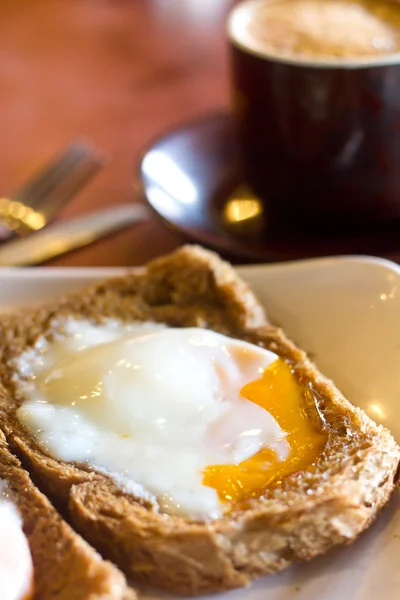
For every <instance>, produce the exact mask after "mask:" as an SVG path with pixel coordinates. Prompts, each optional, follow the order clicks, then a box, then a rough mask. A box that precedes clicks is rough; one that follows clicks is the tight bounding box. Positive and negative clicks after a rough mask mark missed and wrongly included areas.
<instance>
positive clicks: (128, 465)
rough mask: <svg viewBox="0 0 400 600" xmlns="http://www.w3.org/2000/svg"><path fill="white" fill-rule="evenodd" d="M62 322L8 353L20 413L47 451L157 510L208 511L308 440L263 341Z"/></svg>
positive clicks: (290, 379) (283, 368) (269, 475)
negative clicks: (58, 330) (59, 331)
mask: <svg viewBox="0 0 400 600" xmlns="http://www.w3.org/2000/svg"><path fill="white" fill-rule="evenodd" d="M64 329H65V333H64V334H63V335H60V336H57V337H56V338H55V339H54V340H53V341H52V342H51V343H50V342H47V341H46V340H45V339H40V340H39V341H38V343H37V344H36V346H35V348H33V350H30V351H27V352H26V353H25V354H23V355H22V356H21V357H20V358H19V360H18V365H17V366H18V370H19V373H20V379H19V385H20V387H21V390H22V392H23V394H24V396H25V398H26V401H25V402H24V403H23V405H22V406H21V408H20V409H19V411H18V416H19V418H20V420H21V421H22V422H23V423H24V424H25V425H26V426H27V427H28V428H29V429H30V430H31V431H32V432H33V433H34V434H35V435H36V436H37V439H38V441H39V442H40V443H41V445H42V447H43V448H44V449H45V451H46V452H47V453H49V454H50V455H51V456H54V457H56V458H58V459H60V460H63V461H67V462H74V461H75V462H79V463H85V462H86V463H87V464H88V465H90V466H91V467H93V468H95V469H96V470H99V471H101V472H104V473H107V474H108V475H110V476H111V477H112V478H113V479H114V480H115V481H116V483H118V484H119V485H121V486H122V487H123V489H125V490H126V491H128V492H132V493H134V494H139V495H140V496H142V497H146V498H147V499H151V500H153V501H154V503H155V505H156V506H158V507H159V508H160V510H161V511H163V512H166V513H169V514H182V515H185V516H189V517H193V518H201V519H206V518H215V517H218V516H220V515H221V514H222V513H223V512H224V511H225V510H226V507H227V506H228V505H229V504H230V503H232V502H235V501H239V500H241V499H243V498H245V497H247V496H250V495H252V494H254V493H257V491H258V493H259V491H260V490H261V489H262V488H263V487H264V488H265V486H266V485H269V484H271V483H272V482H273V481H275V480H276V479H277V478H278V479H279V478H282V477H284V476H285V475H286V474H288V473H290V472H293V471H296V470H299V466H301V465H302V464H303V465H304V464H305V463H306V462H307V465H308V464H309V462H310V461H311V462H312V460H313V459H314V458H315V456H316V452H319V450H320V446H321V443H322V441H323V439H322V438H323V436H322V434H321V431H316V430H315V424H314V422H313V421H312V420H310V419H308V418H307V416H306V415H305V413H304V410H303V409H302V403H304V399H303V393H302V390H301V388H300V387H299V385H298V383H297V382H296V380H295V378H294V376H293V374H292V372H291V370H290V368H289V366H288V365H287V364H286V363H285V362H284V361H282V360H281V359H279V358H278V356H277V355H276V354H274V353H272V352H270V351H268V350H265V349H263V348H260V347H258V346H255V345H252V344H249V343H246V342H243V341H240V340H236V339H232V338H229V337H227V336H224V335H221V334H219V333H216V332H214V331H210V330H207V329H200V328H169V327H165V326H162V325H159V324H154V323H144V324H131V325H129V326H127V325H124V324H122V323H119V322H117V321H108V322H107V323H105V324H103V325H94V324H91V323H89V322H87V321H74V320H70V321H68V322H66V323H65V327H64ZM293 432H296V433H295V435H293Z"/></svg>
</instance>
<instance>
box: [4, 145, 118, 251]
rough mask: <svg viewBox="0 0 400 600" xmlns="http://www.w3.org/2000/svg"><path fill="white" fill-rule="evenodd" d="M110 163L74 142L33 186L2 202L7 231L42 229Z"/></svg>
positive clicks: (22, 231) (87, 146) (42, 173)
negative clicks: (97, 172)
mask: <svg viewBox="0 0 400 600" xmlns="http://www.w3.org/2000/svg"><path fill="white" fill-rule="evenodd" d="M106 162H107V157H106V156H105V155H104V154H103V153H102V152H100V151H99V150H98V149H97V148H95V147H94V146H92V145H91V144H89V143H87V142H85V141H81V140H78V141H75V142H73V143H71V144H70V145H69V146H68V147H67V148H66V150H64V152H62V154H60V155H58V156H57V157H56V159H55V160H54V161H53V162H52V163H51V165H50V166H48V167H46V168H45V169H44V170H42V171H41V172H40V173H39V174H38V175H37V176H36V177H35V178H34V179H33V180H32V181H31V182H30V183H28V184H26V185H25V186H23V187H21V188H20V189H19V190H18V191H17V192H15V193H14V194H11V195H10V196H9V197H8V198H1V199H0V209H1V210H0V224H2V225H4V227H3V229H4V228H5V230H7V229H9V230H13V231H15V232H16V233H18V234H19V235H25V234H28V233H31V232H32V231H35V230H37V229H41V228H42V227H44V225H46V223H47V222H48V221H49V220H50V219H51V218H52V217H53V216H54V215H55V214H56V213H57V211H58V210H59V209H61V208H62V207H63V206H64V205H65V204H66V203H67V201H68V200H70V198H72V197H73V195H74V194H76V192H77V191H78V190H79V189H80V188H81V187H83V186H84V184H85V183H86V182H87V181H89V179H90V178H91V177H92V176H93V175H94V174H95V173H96V171H98V170H99V169H100V168H101V167H102V166H103V165H104V164H105V163H106ZM1 238H4V235H0V239H1Z"/></svg>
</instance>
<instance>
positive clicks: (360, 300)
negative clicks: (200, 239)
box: [0, 257, 400, 600]
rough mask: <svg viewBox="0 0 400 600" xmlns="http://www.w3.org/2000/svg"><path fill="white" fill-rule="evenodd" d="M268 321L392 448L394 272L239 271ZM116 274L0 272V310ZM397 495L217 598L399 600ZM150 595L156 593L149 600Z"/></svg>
mask: <svg viewBox="0 0 400 600" xmlns="http://www.w3.org/2000/svg"><path fill="white" fill-rule="evenodd" d="M239 271H240V273H241V275H242V276H243V277H244V278H245V279H246V280H247V281H248V282H249V283H250V285H251V286H252V288H253V289H254V291H255V292H256V293H257V294H258V296H259V298H260V299H261V301H262V302H263V304H264V305H265V307H266V308H267V310H268V313H269V315H270V318H271V320H273V321H275V322H277V323H279V324H280V325H282V326H283V327H284V329H285V330H286V331H287V333H288V334H289V335H290V336H291V337H292V338H293V339H294V340H295V341H296V342H297V343H298V344H299V345H300V346H302V347H303V348H305V349H306V350H307V351H308V352H309V353H311V354H312V356H313V358H314V360H315V362H316V363H317V365H318V366H319V368H320V369H321V370H322V371H323V372H324V373H325V374H326V375H328V376H329V377H331V378H332V379H334V380H335V382H336V383H337V385H338V386H339V387H340V388H341V389H342V390H343V392H344V393H345V394H346V395H347V396H348V398H349V399H350V400H351V401H352V402H353V403H354V404H357V405H358V406H361V407H362V408H364V409H365V410H366V412H367V413H368V414H369V415H370V416H371V417H372V418H373V419H375V420H376V421H378V422H381V423H384V424H386V425H387V426H388V427H389V428H390V429H391V431H392V433H393V434H394V435H395V437H396V439H397V441H399V442H400V267H398V266H397V265H395V264H394V263H391V262H389V261H385V260H381V259H374V258H363V257H343V258H329V259H318V260H310V261H302V262H296V263H285V264H278V265H268V266H254V267H241V268H240V269H239ZM119 272H121V270H117V269H66V268H64V269H52V268H46V269H41V268H38V269H0V309H3V308H7V309H9V308H13V307H16V306H21V305H27V304H32V303H36V302H39V301H41V300H44V299H48V298H51V297H52V296H54V295H56V294H60V293H63V292H65V291H68V290H72V289H79V288H80V287H82V286H84V285H85V284H87V283H91V282H93V281H96V280H98V279H101V278H104V277H107V276H109V275H112V274H117V273H119ZM399 558H400V495H399V494H397V495H396V497H395V498H394V500H393V502H392V503H391V505H390V507H389V508H388V509H386V510H385V511H384V513H383V514H382V516H381V517H380V519H379V521H378V523H377V524H376V525H375V526H373V527H372V528H371V529H370V530H369V531H368V532H367V533H365V534H363V535H362V536H361V537H360V538H359V539H358V540H357V541H356V542H355V543H354V544H352V545H351V546H349V547H347V548H338V549H335V550H333V551H331V552H329V553H328V554H327V555H325V556H322V557H320V558H317V559H314V560H313V561H311V562H310V563H307V564H301V565H298V566H296V567H294V568H290V569H288V570H286V571H284V572H283V573H281V574H279V575H274V576H269V577H266V578H263V579H261V580H259V581H258V582H256V583H255V584H254V585H253V586H251V587H250V588H248V589H246V590H237V591H234V592H229V593H228V594H220V595H218V596H216V598H218V600H222V599H223V598H224V600H225V597H226V600H264V599H265V598H268V600H292V599H293V600H294V599H295V600H375V599H376V597H377V596H380V597H381V598H384V599H385V600H398V598H399V595H400V569H399V567H398V561H399ZM147 597H148V598H153V599H155V598H156V597H157V596H154V595H153V596H151V595H147Z"/></svg>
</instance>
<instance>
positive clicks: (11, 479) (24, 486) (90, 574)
mask: <svg viewBox="0 0 400 600" xmlns="http://www.w3.org/2000/svg"><path fill="white" fill-rule="evenodd" d="M0 479H1V480H2V481H4V482H5V483H6V485H7V493H8V496H9V497H11V499H12V501H13V502H14V503H15V505H16V507H17V509H18V511H19V513H20V516H21V518H22V523H23V530H24V533H25V535H26V537H27V540H28V543H29V547H30V550H31V553H32V559H33V564H34V598H35V600H89V599H90V600H134V599H135V598H136V594H135V593H134V591H133V590H130V589H129V588H128V587H127V584H126V581H125V577H124V576H123V575H122V573H120V572H119V571H118V569H117V568H116V567H114V566H113V565H112V564H111V563H109V562H108V561H104V560H103V559H102V558H101V556H100V555H99V554H97V552H95V551H94V550H93V548H91V547H90V546H89V544H87V543H86V542H85V541H84V540H83V539H82V538H81V537H80V536H79V535H78V534H77V533H75V531H73V529H71V527H70V526H69V525H67V523H66V522H65V521H64V520H63V519H62V518H61V517H60V515H59V514H58V513H57V511H56V510H55V509H54V507H53V506H52V505H51V504H50V502H49V500H48V499H47V498H46V497H45V496H44V495H43V494H42V493H41V492H40V491H39V490H38V489H37V488H36V487H35V485H34V484H33V483H32V481H31V479H30V477H29V474H28V473H27V472H26V471H25V470H24V469H23V468H22V467H21V464H20V462H19V461H18V459H16V458H15V456H13V455H12V454H11V453H10V451H9V449H8V447H7V443H6V439H5V436H4V434H3V433H2V432H1V431H0Z"/></svg>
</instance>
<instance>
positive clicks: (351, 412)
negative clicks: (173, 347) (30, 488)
mask: <svg viewBox="0 0 400 600" xmlns="http://www.w3.org/2000/svg"><path fill="white" fill-rule="evenodd" d="M70 317H73V318H77V319H82V318H84V319H90V320H92V321H93V322H101V321H102V320H104V319H105V318H114V319H119V320H121V321H124V322H132V321H160V322H163V323H166V324H168V325H171V326H178V327H187V326H197V327H208V328H210V329H214V330H216V331H219V332H221V333H225V334H227V335H230V336H232V337H236V338H241V339H244V340H247V341H249V342H252V343H254V344H258V345H260V346H263V347H265V348H267V349H270V350H272V351H274V352H276V353H277V354H278V355H280V356H282V357H283V358H285V359H286V360H287V361H288V362H289V363H290V364H291V365H292V368H293V371H294V373H295V375H296V377H297V378H298V380H299V381H301V384H302V385H303V386H305V388H306V389H308V390H309V391H310V392H311V393H312V394H313V396H314V398H315V399H316V403H317V406H318V410H319V412H320V414H321V417H322V419H323V421H324V423H325V428H326V432H327V437H328V441H327V444H326V447H325V449H324V451H323V453H322V454H321V456H320V457H319V458H318V460H317V461H316V462H315V463H313V464H312V465H310V466H309V468H307V469H306V470H305V471H303V472H301V473H295V474H293V475H291V476H289V477H287V478H286V479H285V480H284V481H283V482H282V485H280V486H276V487H274V488H273V489H271V490H268V491H267V492H266V493H265V494H264V495H263V496H262V497H260V498H258V499H250V500H248V501H247V502H244V503H242V504H241V505H238V506H237V507H236V509H235V511H234V512H231V513H228V514H227V515H225V516H223V517H221V518H218V519H215V520H213V521H209V522H200V521H194V520H190V519H186V518H182V517H177V516H168V515H165V514H162V513H160V512H159V511H157V509H156V508H154V506H152V505H150V504H149V503H148V502H146V500H145V499H144V498H140V497H134V496H133V495H131V494H127V493H124V492H123V491H122V490H121V489H120V488H118V486H116V485H115V483H114V482H113V481H112V480H111V479H110V478H109V477H107V476H105V475H103V474H101V473H98V472H95V471H93V470H92V469H90V468H88V467H87V466H85V465H73V464H66V463H62V462H60V461H57V460H55V459H54V458H52V457H51V456H48V455H46V453H45V452H44V451H43V449H42V448H41V446H40V445H38V443H37V441H36V440H35V438H34V437H33V436H32V435H31V434H30V432H29V431H27V430H26V429H25V428H24V427H23V426H22V424H21V423H20V422H19V421H18V419H17V417H16V409H17V408H18V407H19V406H20V405H21V403H22V402H23V400H24V399H23V397H21V395H20V393H19V390H18V388H17V386H16V385H15V381H14V380H13V375H14V367H13V364H14V359H15V358H16V357H17V356H19V355H20V354H21V352H23V351H24V350H26V349H27V348H30V347H32V346H33V345H34V344H35V342H36V341H37V339H38V338H39V337H40V336H45V337H47V338H51V336H52V335H53V334H54V332H55V331H59V332H61V333H62V328H63V322H65V319H67V318H70ZM0 338H1V339H3V344H2V348H1V356H0V358H1V361H0V362H1V367H0V382H1V387H0V407H1V411H2V412H1V419H2V421H3V424H4V427H5V428H6V432H7V436H8V440H9V443H10V445H11V446H12V448H13V450H14V451H15V452H17V453H18V454H19V455H20V456H21V458H22V460H23V461H24V463H25V464H26V465H27V466H28V468H29V469H30V470H31V471H32V473H34V474H35V477H37V478H38V481H39V482H40V486H41V487H42V489H43V490H44V491H45V492H46V493H47V494H48V495H49V497H50V498H52V500H53V501H54V502H55V503H56V504H57V506H59V507H60V508H61V510H64V511H66V514H68V517H69V519H70V520H71V522H72V523H73V525H74V527H75V528H76V529H77V530H78V531H79V532H80V533H81V534H82V535H83V536H84V537H85V538H86V539H87V540H88V541H89V542H90V543H91V544H93V546H95V547H96V548H97V549H99V550H100V552H101V553H102V554H103V555H104V556H106V557H108V558H110V559H111V560H113V561H114V562H115V563H116V564H117V565H118V566H120V567H121V568H122V569H123V570H124V571H125V573H126V574H127V575H128V576H129V577H132V578H133V579H134V580H136V581H140V582H142V583H148V584H151V585H156V586H159V587H162V588H164V589H168V590H171V591H173V592H177V593H184V594H200V593H210V592H215V591H220V590H225V589H230V588H233V587H237V586H243V585H247V584H248V583H250V582H251V580H252V579H254V578H255V577H258V576H261V575H264V574H267V573H272V572H276V571H280V570H282V569H283V568H285V567H287V566H288V565H290V564H292V563H293V562H296V561H299V560H307V559H310V558H312V557H313V556H316V555H317V554H320V553H322V552H325V551H326V550H328V549H329V548H331V547H332V546H334V545H336V544H340V543H348V542H351V541H352V540H353V539H355V538H356V537H357V536H358V535H359V534H360V533H361V532H362V531H363V530H364V529H365V528H366V527H368V526H369V525H370V524H371V522H372V521H373V520H374V519H375V518H376V516H377V515H378V513H379V511H380V509H381V508H382V507H383V506H384V505H385V504H386V503H387V501H388V500H389V498H390V496H391V494H392V493H393V491H394V489H395V487H396V485H397V481H398V476H399V473H398V469H399V460H400V450H399V447H398V446H397V444H396V443H395V441H394V439H393V438H392V436H391V435H390V433H389V432H388V431H387V430H386V429H385V428H383V427H379V426H377V425H376V424H375V423H373V422H372V421H371V420H370V419H369V418H368V417H367V416H366V414H365V413H364V412H363V411H362V410H360V409H357V408H355V407H354V406H353V405H351V404H350V403H349V402H348V401H347V400H346V399H345V398H344V397H343V395H342V394H341V393H340V392H339V391H338V390H337V389H336V388H335V386H334V385H333V384H332V383H331V382H330V381H328V380H327V379H326V378H324V377H323V376H322V375H321V374H320V373H319V372H318V370H317V369H316V368H315V366H314V365H313V364H312V363H311V362H310V361H309V360H308V359H307V357H306V355H305V354H304V352H302V351H301V350H300V349H298V348H297V347H296V346H295V345H294V344H293V343H291V342H290V341H289V340H288V339H287V338H286V336H285V335H284V333H283V332H282V331H281V330H280V329H278V328H276V327H274V326H272V325H270V324H268V322H267V319H266V317H265V314H264V311H263V309H262V307H261V306H260V305H259V303H258V302H257V299H256V298H255V297H254V295H253V294H252V293H251V291H250V290H249V289H248V287H247V285H246V284H244V283H243V282H242V281H241V280H240V279H239V278H238V277H237V275H236V273H235V271H234V270H233V269H232V268H231V267H230V266H229V265H227V264H226V263H224V262H223V261H221V260H220V259H219V258H218V257H217V256H216V255H214V254H213V253H210V252H206V251H204V250H202V249H200V248H197V247H185V248H183V249H181V250H179V251H177V252H176V253H174V254H171V255H170V256H167V257H165V258H162V259H159V260H157V261H154V262H153V263H150V264H149V265H148V266H147V267H146V268H145V269H144V270H143V271H141V272H140V273H135V274H131V275H127V276H125V277H122V278H118V279H113V280H109V281H106V282H104V283H101V284H99V285H95V286H92V287H90V288H88V289H87V290H86V291H84V292H83V293H77V294H71V295H69V296H67V297H64V298H62V299H61V300H59V301H57V302H55V303H53V304H50V305H48V306H46V307H42V308H40V309H36V310H31V311H26V312H25V313H23V314H19V315H17V316H16V315H10V316H7V317H3V318H2V319H1V320H0ZM166 460H167V457H166ZM160 468H162V465H160Z"/></svg>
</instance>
